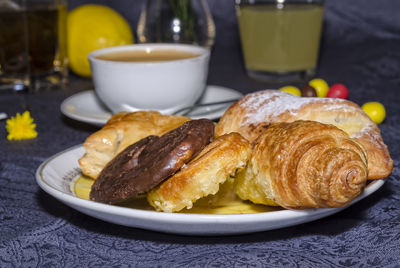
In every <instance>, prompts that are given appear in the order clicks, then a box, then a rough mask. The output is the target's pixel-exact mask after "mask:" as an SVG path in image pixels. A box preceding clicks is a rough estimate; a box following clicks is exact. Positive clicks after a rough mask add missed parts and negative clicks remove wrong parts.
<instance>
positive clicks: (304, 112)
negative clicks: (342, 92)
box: [215, 90, 393, 179]
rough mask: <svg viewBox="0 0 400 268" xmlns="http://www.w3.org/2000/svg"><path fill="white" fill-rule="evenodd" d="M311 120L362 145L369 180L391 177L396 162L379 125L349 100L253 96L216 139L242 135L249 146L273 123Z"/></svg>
mask: <svg viewBox="0 0 400 268" xmlns="http://www.w3.org/2000/svg"><path fill="white" fill-rule="evenodd" d="M296 120H312V121H318V122H321V123H325V124H332V125H334V126H336V127H338V128H340V129H342V130H344V131H345V132H346V133H347V134H349V135H350V137H351V138H353V139H354V140H356V141H357V142H358V143H360V144H361V145H362V146H363V147H364V148H365V150H366V151H367V155H368V178H369V179H380V178H385V177H387V176H389V175H390V173H391V172H392V170H393V160H392V159H391V157H390V154H389V151H388V148H387V147H386V145H385V144H384V142H383V139H382V137H381V133H380V130H379V128H378V127H377V125H376V124H375V123H374V122H373V121H372V120H371V119H370V118H369V117H368V115H366V114H365V113H364V111H363V110H361V108H360V107H359V106H358V105H357V104H355V103H353V102H351V101H348V100H343V99H333V98H304V97H298V96H295V95H292V94H288V93H285V92H282V91H279V90H263V91H258V92H255V93H251V94H248V95H246V96H245V97H243V98H242V99H240V100H239V101H237V102H236V103H235V104H233V105H232V106H231V107H230V108H229V109H228V110H227V111H226V112H225V114H224V115H223V116H222V117H221V119H220V120H219V122H218V124H217V125H216V127H215V135H216V136H220V135H223V134H225V133H230V132H239V133H240V134H241V135H242V136H243V137H245V138H246V139H248V140H249V141H250V142H252V141H254V140H255V139H256V138H257V137H258V135H260V133H261V132H262V131H263V130H264V129H265V128H266V127H267V126H268V125H269V124H271V123H276V122H293V121H296Z"/></svg>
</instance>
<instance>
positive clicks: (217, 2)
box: [68, 0, 400, 95]
mask: <svg viewBox="0 0 400 268" xmlns="http://www.w3.org/2000/svg"><path fill="white" fill-rule="evenodd" d="M88 3H96V4H102V5H106V6H109V7H111V8H113V9H115V10H116V11H117V12H119V13H120V14H121V15H122V16H124V18H125V19H126V20H127V21H128V22H129V24H130V26H131V29H132V30H133V32H134V34H135V40H137V36H136V27H137V23H138V19H139V15H140V11H141V9H142V8H143V6H144V4H145V0H135V1H126V0H97V1H89V0H69V1H68V9H69V10H72V9H74V8H76V7H78V6H80V5H83V4H88ZM207 3H208V5H209V8H210V11H211V13H212V16H213V19H214V22H215V26H216V38H215V43H214V46H213V49H212V57H211V65H210V66H211V69H210V72H209V82H210V83H216V82H218V81H225V82H224V85H225V86H230V87H233V88H236V89H240V90H242V91H248V92H251V91H254V90H257V89H260V88H263V87H268V85H266V84H265V83H260V82H256V81H251V80H249V79H248V78H247V77H246V74H245V71H244V64H243V59H242V55H241V49H240V41H239V33H238V26H237V18H236V15H235V1H234V0H207ZM399 10H400V1H397V0H379V1H370V0H352V1H348V0H326V1H325V14H324V26H323V32H322V43H321V49H320V57H319V65H318V68H317V76H320V77H324V78H325V79H326V80H327V81H328V82H338V81H340V82H343V83H345V82H346V81H347V80H348V81H350V80H351V83H357V87H362V88H365V89H366V90H364V91H363V92H365V94H366V95H368V92H369V90H372V89H375V88H379V85H376V84H371V83H376V82H373V81H376V80H373V79H371V80H369V79H368V77H365V76H364V75H363V73H364V72H365V71H364V70H359V69H357V70H355V69H354V68H360V65H362V66H363V67H365V70H368V73H376V75H382V76H383V77H384V78H387V79H388V80H390V81H387V82H390V83H389V85H391V84H392V85H393V86H398V85H399V84H400V76H399V70H400V62H398V61H397V60H395V59H397V58H400V49H399V48H400V16H398V11H399ZM384 47H385V49H383V50H382V49H380V48H384ZM388 48H393V49H388ZM350 56H351V57H350ZM328 59H329V60H328ZM328 61H329V62H328ZM215 62H218V64H214V63H215ZM237 68H242V69H243V72H240V73H241V74H242V75H243V76H240V75H239V76H234V77H233V76H231V75H230V74H231V73H232V71H233V70H237ZM73 75H74V74H72V76H73ZM354 75H357V76H359V77H354ZM349 76H353V77H352V79H349ZM349 86H350V87H351V86H352V85H349Z"/></svg>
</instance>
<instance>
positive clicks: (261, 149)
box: [235, 121, 368, 209]
mask: <svg viewBox="0 0 400 268" xmlns="http://www.w3.org/2000/svg"><path fill="white" fill-rule="evenodd" d="M367 176H368V170H367V156H366V152H365V150H364V149H363V147H362V146H361V145H359V144H358V143H357V142H356V141H355V140H353V139H351V138H349V135H348V134H346V133H345V132H344V131H342V130H340V129H338V128H337V127H335V126H333V125H327V124H322V123H318V122H315V121H295V122H292V123H274V124H271V125H270V126H269V127H268V128H267V129H266V130H265V131H263V133H262V134H261V135H260V136H259V137H258V138H257V139H256V140H255V142H254V147H253V152H252V154H251V156H250V159H249V162H248V166H247V167H246V169H245V170H244V171H243V172H242V174H241V175H240V176H238V178H237V179H236V185H235V192H236V193H237V194H238V196H239V197H240V198H242V199H244V200H250V201H253V202H254V203H261V204H266V205H271V203H272V202H271V201H273V202H275V203H276V204H278V205H280V206H282V207H285V208H295V209H299V208H323V207H340V206H343V205H345V204H347V203H349V202H350V201H352V200H353V199H354V198H355V197H357V196H358V195H359V194H360V193H361V192H362V191H363V189H364V187H365V184H366V181H367Z"/></svg>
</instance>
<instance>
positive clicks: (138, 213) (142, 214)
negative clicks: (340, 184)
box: [35, 144, 385, 235]
mask: <svg viewBox="0 0 400 268" xmlns="http://www.w3.org/2000/svg"><path fill="white" fill-rule="evenodd" d="M82 149H83V146H82V144H78V145H75V146H72V147H69V148H67V149H65V150H63V151H61V152H58V153H56V154H54V155H52V156H50V157H49V158H47V159H46V160H45V161H43V162H42V163H41V164H40V166H39V167H38V168H37V170H36V173H35V176H36V182H37V184H38V185H39V187H40V188H41V189H42V190H43V191H45V192H46V193H47V194H49V195H51V196H52V197H54V198H56V199H57V200H59V201H61V202H62V203H64V204H66V205H67V206H70V207H72V208H74V209H77V208H76V207H75V206H79V207H83V208H85V209H89V210H92V211H95V212H99V213H106V214H108V215H114V216H121V217H128V218H131V219H141V220H152V221H155V222H159V223H161V222H162V223H166V224H168V223H174V224H193V223H196V224H199V225H204V224H235V225H241V224H246V223H252V224H257V223H268V222H274V221H276V217H279V219H281V220H294V219H299V220H301V221H300V223H305V222H310V221H313V220H317V219H320V218H323V217H326V216H329V215H332V214H334V213H337V212H340V211H341V210H344V209H346V208H347V207H349V206H351V205H353V204H355V203H357V202H358V201H360V200H362V199H364V198H365V197H367V196H369V195H371V194H372V193H374V192H375V191H377V190H378V189H379V188H380V187H381V186H382V185H383V184H384V183H385V180H384V179H380V180H373V181H371V182H370V183H369V185H368V186H367V187H366V188H365V189H364V191H363V193H362V194H360V195H359V196H358V197H357V198H356V199H354V200H353V201H352V202H350V203H349V204H347V205H345V206H343V207H339V208H318V209H304V210H290V209H283V210H279V211H271V212H260V213H248V214H196V213H170V212H158V211H147V210H141V209H135V208H127V207H120V206H114V205H108V204H103V203H99V202H95V201H91V200H86V199H82V198H79V197H77V196H75V195H71V194H68V193H65V192H62V191H60V190H58V189H56V188H54V187H53V186H51V185H49V184H48V182H46V180H45V178H44V174H43V170H44V169H45V168H46V167H47V166H48V165H49V164H50V163H51V161H53V160H55V159H57V158H58V157H60V156H62V155H65V154H67V153H70V152H72V151H74V150H82ZM72 205H73V206H72ZM77 210H79V209H77ZM79 211H81V210H79ZM81 212H82V211H81ZM83 213H84V214H86V215H90V214H87V213H85V212H83ZM90 216H92V217H95V216H93V215H90ZM304 217H310V219H309V220H306V221H304V220H302V219H303V218H304ZM95 218H98V217H95ZM98 219H101V218H98ZM102 220H104V219H102ZM104 221H107V220H104ZM107 222H110V221H107ZM112 223H114V224H118V223H115V222H112ZM297 224H299V223H293V224H290V223H289V224H286V225H281V226H275V227H273V228H266V229H265V231H266V230H271V229H281V228H284V227H288V226H293V225H297ZM120 225H123V224H120ZM127 226H130V225H127ZM131 227H133V226H131ZM136 228H141V227H136ZM142 229H148V230H155V229H152V228H142ZM156 231H162V232H168V231H165V230H156ZM251 232H252V231H249V232H246V231H237V232H230V233H227V234H234V233H251ZM170 233H178V234H185V233H194V232H193V231H191V232H170ZM209 233H210V232H204V233H201V232H200V233H196V234H197V235H199V234H200V235H207V234H209ZM210 234H211V233H210ZM220 235H224V234H220Z"/></svg>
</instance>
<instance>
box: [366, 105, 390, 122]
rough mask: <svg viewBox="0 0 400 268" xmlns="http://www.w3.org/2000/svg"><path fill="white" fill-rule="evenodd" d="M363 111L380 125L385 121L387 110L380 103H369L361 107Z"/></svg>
mask: <svg viewBox="0 0 400 268" xmlns="http://www.w3.org/2000/svg"><path fill="white" fill-rule="evenodd" d="M361 109H363V111H364V112H365V113H366V114H367V115H368V116H369V117H370V118H371V120H372V121H374V122H375V123H376V124H380V123H382V122H383V120H385V117H386V110H385V106H383V104H382V103H380V102H374V101H372V102H367V103H364V104H363V106H361Z"/></svg>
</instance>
